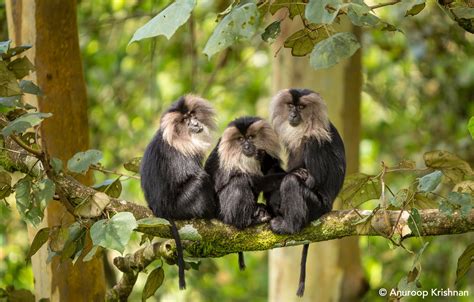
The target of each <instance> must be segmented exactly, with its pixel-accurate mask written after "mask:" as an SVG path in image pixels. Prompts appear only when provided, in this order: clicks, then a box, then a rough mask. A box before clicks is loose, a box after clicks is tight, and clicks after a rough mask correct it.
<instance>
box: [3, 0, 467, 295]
mask: <svg viewBox="0 0 474 302" xmlns="http://www.w3.org/2000/svg"><path fill="white" fill-rule="evenodd" d="M166 3H167V1H151V0H127V1H125V0H96V1H79V4H78V26H79V34H80V44H81V45H80V46H81V49H82V59H83V64H84V69H85V75H86V82H87V90H88V95H89V106H90V114H89V118H90V119H89V122H90V129H91V133H90V135H91V148H95V149H100V150H102V151H103V152H104V160H103V162H102V163H103V164H104V166H105V167H107V168H110V169H119V170H120V169H121V163H123V162H125V161H127V160H128V159H131V158H133V157H136V156H141V154H142V152H143V150H144V148H145V146H146V144H147V143H148V141H149V139H150V138H151V137H152V135H153V133H154V132H155V131H156V129H157V126H158V122H159V117H160V114H161V111H162V110H163V109H164V108H166V107H167V106H168V105H169V104H170V103H171V102H173V101H174V100H175V99H177V98H178V97H179V96H180V95H182V94H184V93H187V92H191V91H192V92H194V93H197V94H201V95H202V96H203V97H205V98H207V99H209V100H211V101H212V103H213V104H214V106H215V107H216V109H217V112H219V114H218V125H219V128H220V130H222V129H223V128H224V127H225V125H226V124H227V123H228V122H229V121H230V120H232V119H233V118H235V117H237V116H239V115H243V114H250V115H252V114H258V115H261V116H264V117H266V116H267V115H268V113H267V111H266V108H267V105H268V101H269V97H270V92H269V87H270V75H271V62H272V60H273V53H270V51H269V48H268V44H265V43H262V42H261V41H260V39H255V41H254V42H252V43H241V44H239V45H236V46H235V47H233V48H232V49H230V50H227V51H224V52H222V53H220V54H218V55H217V56H215V57H213V58H212V59H211V60H208V59H207V57H205V56H204V55H203V54H202V53H201V51H202V49H203V47H204V44H205V42H206V41H207V38H208V37H209V36H210V34H211V32H212V30H213V29H214V27H215V24H216V23H215V21H216V12H218V11H222V10H223V9H225V7H226V5H227V3H225V2H223V1H199V5H198V6H197V8H196V11H195V14H194V21H195V22H194V29H193V30H194V31H195V33H196V39H195V40H193V39H192V38H191V37H192V35H191V34H190V30H191V29H192V28H191V27H189V25H185V26H183V27H182V28H181V29H180V30H179V31H178V32H177V33H176V35H175V36H174V37H173V38H172V39H171V40H170V41H168V40H166V38H164V37H160V38H157V39H148V40H144V41H141V42H139V43H133V44H132V45H130V46H128V47H127V43H128V41H129V40H130V38H131V36H132V34H133V32H134V31H135V30H136V29H137V28H138V27H139V26H141V25H143V24H144V23H145V22H146V21H148V20H149V19H150V17H151V16H154V15H156V13H158V12H159V11H160V10H161V9H162V8H163V7H164V6H165V5H166ZM428 6H429V7H428V8H427V9H425V10H424V11H423V12H422V13H421V14H420V15H418V16H416V17H414V18H402V16H403V13H404V12H402V11H397V9H396V8H394V7H391V8H390V9H384V10H381V11H380V12H378V13H380V16H382V17H384V18H385V19H386V20H387V21H390V22H392V23H394V24H395V25H397V26H399V27H400V28H401V29H402V31H403V33H400V32H396V33H387V32H377V31H374V32H364V33H363V62H362V66H363V76H364V87H363V90H364V92H363V95H362V106H361V107H362V112H361V114H362V140H361V144H360V150H361V166H360V170H361V172H365V173H376V172H377V171H379V169H380V161H382V160H383V161H384V162H385V163H386V164H387V165H395V164H396V163H398V162H399V161H400V160H402V159H413V160H416V161H418V162H421V159H422V155H423V153H424V152H426V151H428V150H434V149H444V150H448V151H452V152H454V153H456V154H458V155H459V156H461V157H462V158H463V159H465V160H467V161H468V162H470V163H471V166H474V165H473V164H474V144H473V140H472V138H471V137H470V136H469V134H468V131H467V122H468V119H469V118H470V117H471V116H473V115H474V35H472V34H469V33H467V32H465V31H463V30H462V29H460V28H459V27H458V26H457V25H455V24H453V22H452V21H451V20H450V19H449V18H448V17H447V16H445V15H444V14H443V13H442V12H441V11H440V10H439V9H438V8H437V7H435V6H434V5H428ZM4 10H5V8H4V7H3V6H2V5H1V4H0V34H1V40H6V39H7V29H6V20H5V12H4ZM259 41H260V42H259ZM192 43H195V45H196V47H197V50H198V51H197V53H193V52H192V51H190V50H189V49H192V47H190V45H192ZM329 101H330V100H329ZM392 178H393V179H391V180H390V182H391V184H393V186H392V189H394V190H397V189H398V188H400V187H403V186H405V185H407V184H408V183H409V182H410V181H412V180H413V177H411V178H410V177H408V176H406V175H398V176H393V177H392ZM104 179H105V176H104V175H102V174H100V173H97V174H96V175H95V180H96V182H101V181H103V180H104ZM123 185H124V190H123V193H122V196H121V197H122V198H124V199H128V200H134V201H139V202H142V203H143V202H144V199H143V196H142V193H141V191H140V186H139V182H138V181H137V180H133V179H131V180H128V181H126V182H124V184H123ZM368 206H369V207H370V205H368ZM473 239H474V236H472V234H471V235H469V234H468V235H463V236H441V237H437V238H426V239H425V241H431V244H430V245H429V246H428V248H427V250H426V251H425V254H424V256H423V259H422V267H423V271H422V273H421V279H420V281H421V283H422V285H423V287H424V288H436V287H438V288H440V287H444V288H446V287H448V286H449V287H451V288H459V289H467V290H470V292H471V293H474V284H473V282H472V280H473V277H474V273H473V272H472V271H471V272H470V273H469V274H468V275H467V276H466V277H465V278H464V280H463V281H462V282H461V283H460V284H458V285H457V286H455V285H454V280H455V274H456V269H455V268H456V261H457V258H458V257H459V255H460V254H461V253H462V251H463V250H464V248H465V247H466V246H467V245H468V244H469V243H470V242H473V241H474V240H473ZM136 244H138V238H137V243H136ZM135 246H136V245H135ZM360 246H361V254H362V257H363V258H362V260H363V267H364V270H365V273H366V277H367V280H368V281H369V283H370V287H371V288H372V289H373V290H369V292H368V294H367V295H366V297H365V298H364V299H365V300H367V301H373V300H374V299H376V298H379V297H378V295H377V294H376V290H375V289H378V288H380V287H386V288H392V287H395V286H396V284H397V283H398V281H399V280H400V279H401V278H402V277H403V276H405V275H406V273H407V272H408V271H409V270H410V267H411V264H412V260H411V258H410V257H409V256H408V255H407V253H406V252H405V251H403V250H402V249H400V248H397V249H392V248H391V247H390V246H389V244H388V242H387V241H386V240H384V239H381V238H369V237H364V238H361V239H360ZM406 246H407V247H408V248H410V249H412V250H415V251H416V250H418V249H419V248H420V247H421V246H422V241H421V240H420V239H410V240H408V241H407V242H406ZM27 249H28V240H27V234H26V226H25V225H24V224H23V222H21V221H20V220H19V217H18V214H17V212H16V211H15V210H12V209H11V208H10V207H9V206H8V205H7V204H5V203H3V202H2V201H0V287H5V286H6V285H14V286H15V287H17V288H27V289H32V288H33V276H32V272H31V268H30V266H29V265H28V264H27V263H26V262H25V260H24V259H25V255H26V253H27ZM246 260H247V267H248V268H247V270H246V271H245V272H240V271H239V270H238V267H237V255H230V256H227V257H224V258H220V259H213V260H209V259H207V260H203V261H202V263H201V265H200V270H199V272H197V271H191V272H190V273H188V274H187V278H188V282H189V283H190V286H188V290H187V291H181V292H178V290H177V287H176V280H174V279H173V278H176V268H175V267H169V266H166V271H165V274H166V282H165V284H164V285H163V287H162V288H160V290H159V291H158V293H157V294H158V296H159V298H161V299H162V300H163V301H175V300H176V298H180V300H188V301H224V300H225V301H265V300H266V297H267V291H268V289H267V286H268V275H267V270H268V265H267V253H266V252H256V253H246ZM110 279H111V280H110V281H113V280H112V278H111V277H110ZM143 285H144V278H143V276H142V278H141V279H140V281H139V283H138V286H137V287H136V288H135V296H132V297H131V299H132V300H135V299H139V297H140V296H139V293H140V292H141V289H142V287H143ZM197 289H199V290H197ZM450 299H451V300H450V301H454V300H455V298H453V297H451V298H450ZM414 300H416V299H414ZM458 300H459V301H469V298H467V299H466V298H458Z"/></svg>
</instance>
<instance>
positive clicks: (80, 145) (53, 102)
mask: <svg viewBox="0 0 474 302" xmlns="http://www.w3.org/2000/svg"><path fill="white" fill-rule="evenodd" d="M6 7H7V17H8V27H9V28H8V29H9V36H10V39H11V40H12V41H13V44H15V45H20V44H31V45H33V48H32V49H31V50H29V51H28V52H27V55H28V57H29V58H30V60H31V61H32V62H33V64H34V65H35V66H36V70H37V71H36V73H35V74H33V75H32V76H31V78H32V80H34V81H35V82H36V83H37V84H38V85H39V86H40V88H41V89H42V91H43V93H44V96H42V97H38V98H36V97H34V96H31V95H30V96H28V97H27V98H26V100H27V101H28V102H30V103H32V104H33V105H36V106H39V110H40V111H41V112H51V113H53V117H51V118H50V119H48V120H46V121H45V122H44V123H42V126H41V139H42V143H43V145H44V146H46V147H47V150H48V152H49V153H50V154H51V155H52V156H54V157H57V158H59V159H61V160H62V161H63V164H64V165H65V164H66V162H67V160H68V159H69V158H70V157H72V155H74V154H75V153H76V152H78V151H84V150H87V149H88V147H89V133H88V120H87V95H86V86H85V81H84V75H83V70H82V64H81V57H80V52H79V42H78V32H77V24H76V1H61V0H48V1H39V0H37V1H33V0H32V1H21V0H7V1H6ZM79 180H80V181H81V182H83V183H85V184H90V183H91V176H90V175H87V176H83V177H80V178H79ZM45 214H46V215H45V219H44V220H43V225H44V226H46V225H48V226H57V225H61V224H68V223H70V222H71V221H73V217H72V216H71V215H70V214H68V213H67V212H66V210H65V208H64V207H63V206H62V205H61V204H60V203H59V202H54V201H51V202H50V203H49V206H48V208H47V209H46V213H45ZM35 232H36V230H35V229H34V228H31V227H30V228H29V236H30V240H32V239H33V238H34V235H35ZM88 245H89V246H90V242H89V244H88ZM47 257H48V252H47V249H46V246H43V247H42V248H41V249H40V250H39V251H38V253H36V255H35V256H34V257H33V258H32V266H33V273H34V277H35V292H36V299H37V300H38V299H41V298H50V300H51V301H103V300H104V297H105V280H104V270H103V263H102V261H101V260H100V259H97V258H96V259H94V260H92V261H90V262H86V263H83V262H82V261H81V259H79V260H78V261H77V262H76V263H75V265H73V264H72V262H71V261H69V260H68V261H64V262H62V263H61V262H60V260H59V259H58V258H59V257H55V258H53V261H51V262H50V263H49V264H47V263H46V262H47V261H46V260H47Z"/></svg>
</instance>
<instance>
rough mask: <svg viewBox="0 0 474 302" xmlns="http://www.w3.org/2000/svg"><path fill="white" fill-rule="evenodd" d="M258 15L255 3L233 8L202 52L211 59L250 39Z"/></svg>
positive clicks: (256, 26) (254, 31)
mask: <svg viewBox="0 0 474 302" xmlns="http://www.w3.org/2000/svg"><path fill="white" fill-rule="evenodd" d="M258 20H259V14H258V10H257V5H256V4H255V3H247V4H244V5H241V6H238V7H236V8H234V9H233V10H232V11H231V12H230V13H229V14H228V15H227V16H225V17H224V19H222V21H221V22H219V24H218V25H217V27H216V29H215V30H214V32H213V33H212V35H211V37H210V38H209V40H208V41H207V43H206V46H205V47H204V50H203V52H204V53H205V54H206V55H207V56H208V57H209V58H211V57H212V56H213V55H214V54H216V53H217V52H219V51H221V50H223V49H225V48H227V47H229V46H231V45H232V44H234V43H235V42H237V41H238V40H241V39H250V38H251V37H253V36H254V35H255V33H256V32H257V29H258Z"/></svg>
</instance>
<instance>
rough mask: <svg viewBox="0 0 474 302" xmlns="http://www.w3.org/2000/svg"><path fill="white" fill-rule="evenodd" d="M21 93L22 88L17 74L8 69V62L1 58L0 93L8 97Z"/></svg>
mask: <svg viewBox="0 0 474 302" xmlns="http://www.w3.org/2000/svg"><path fill="white" fill-rule="evenodd" d="M20 94H21V89H20V87H19V86H18V81H17V79H16V77H15V74H14V73H13V72H12V71H10V70H9V69H8V66H7V63H6V62H4V61H1V60H0V95H1V96H2V97H6V96H13V95H20Z"/></svg>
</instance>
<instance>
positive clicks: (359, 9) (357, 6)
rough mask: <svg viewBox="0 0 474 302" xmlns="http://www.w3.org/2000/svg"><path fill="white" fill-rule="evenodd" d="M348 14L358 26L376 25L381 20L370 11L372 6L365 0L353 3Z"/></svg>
mask: <svg viewBox="0 0 474 302" xmlns="http://www.w3.org/2000/svg"><path fill="white" fill-rule="evenodd" d="M347 16H348V17H349V19H350V20H351V22H352V24H354V25H356V26H375V25H377V23H379V21H380V20H379V18H377V17H376V16H375V15H373V14H371V13H370V8H369V7H368V6H367V5H366V4H365V3H364V2H363V1H361V2H360V3H355V2H353V3H351V4H350V5H349V9H348V11H347Z"/></svg>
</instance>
